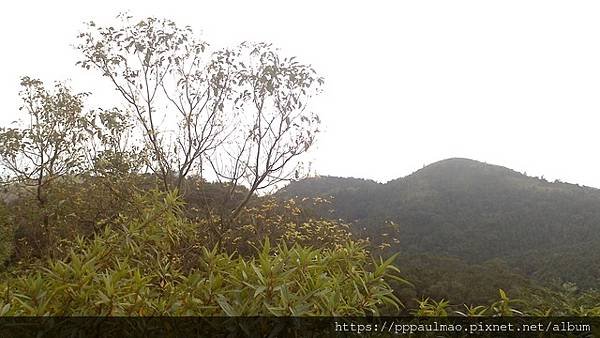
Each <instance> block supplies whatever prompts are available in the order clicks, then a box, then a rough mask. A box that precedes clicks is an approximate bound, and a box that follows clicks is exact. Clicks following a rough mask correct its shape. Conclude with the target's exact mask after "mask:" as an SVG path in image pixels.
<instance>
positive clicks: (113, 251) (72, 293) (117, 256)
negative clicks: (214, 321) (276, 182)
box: [0, 193, 399, 316]
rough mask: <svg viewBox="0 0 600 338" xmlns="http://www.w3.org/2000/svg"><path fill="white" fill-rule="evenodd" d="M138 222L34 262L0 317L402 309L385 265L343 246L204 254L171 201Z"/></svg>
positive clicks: (13, 285)
mask: <svg viewBox="0 0 600 338" xmlns="http://www.w3.org/2000/svg"><path fill="white" fill-rule="evenodd" d="M137 203H138V205H139V206H140V208H139V210H138V213H137V214H135V215H131V216H129V217H122V218H121V220H120V226H111V227H106V228H105V229H104V230H103V231H100V232H98V233H96V234H95V235H94V236H93V237H92V238H89V239H84V238H82V237H78V238H77V239H76V240H75V241H73V242H71V243H69V245H65V246H61V247H62V248H64V250H65V251H64V252H63V253H62V258H51V259H48V260H45V261H43V260H40V261H38V262H36V263H34V264H33V265H31V266H30V267H28V268H21V269H20V270H18V271H14V272H13V275H12V276H10V277H7V278H5V280H4V282H2V283H1V284H0V294H2V295H5V297H4V304H0V308H1V309H2V314H3V315H19V316H32V315H33V316H35V315H65V316H72V315H77V316H94V315H102V316H104V315H131V316H161V315H203V316H220V315H254V316H256V315H297V316H305V315H338V316H341V315H367V314H375V315H376V314H379V313H380V311H381V310H382V309H385V310H387V309H389V308H395V309H396V311H397V310H398V306H399V302H398V300H397V298H396V297H395V296H394V295H393V290H392V289H391V287H390V286H389V285H388V284H387V282H386V279H387V278H398V277H396V275H395V273H396V272H397V269H396V268H394V267H393V266H392V265H391V262H392V261H393V258H392V259H388V260H386V261H380V262H378V263H377V262H372V261H371V260H370V259H369V257H368V254H367V252H366V251H365V250H364V248H363V247H361V246H358V245H356V244H352V243H348V244H346V245H344V246H340V247H336V248H330V249H312V248H307V247H302V246H299V245H293V246H291V247H290V246H287V245H286V244H285V243H284V242H281V243H279V244H278V245H276V246H271V243H270V241H269V240H265V241H264V242H263V243H262V245H261V246H260V247H259V248H258V249H257V251H256V256H255V257H243V256H240V255H236V254H235V253H234V254H228V253H225V252H222V251H221V250H219V248H217V247H215V248H213V249H209V248H207V247H205V246H202V245H200V244H199V242H198V241H197V239H198V237H199V236H201V234H202V230H201V229H198V225H197V224H195V223H192V222H189V221H187V220H186V219H185V218H184V217H182V216H181V215H182V203H181V201H180V200H178V199H177V198H176V197H175V196H174V195H172V194H171V195H163V194H159V193H150V194H147V195H146V196H144V197H143V198H140V199H139V200H138V201H137Z"/></svg>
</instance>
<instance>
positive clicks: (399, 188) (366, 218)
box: [279, 159, 600, 288]
mask: <svg viewBox="0 0 600 338" xmlns="http://www.w3.org/2000/svg"><path fill="white" fill-rule="evenodd" d="M279 196H281V197H284V198H288V197H292V196H298V197H300V198H302V197H323V198H326V199H328V200H329V201H330V202H331V203H330V205H329V206H328V207H327V208H322V209H320V212H321V213H322V215H332V216H334V217H336V218H342V219H344V220H346V221H348V222H353V223H354V229H355V231H357V232H358V233H361V234H364V235H366V236H370V237H371V238H373V239H375V238H377V239H378V240H382V237H388V238H390V240H389V241H388V242H389V244H390V245H391V247H389V248H388V249H387V250H390V251H399V252H402V253H403V254H414V253H418V254H429V255H435V256H450V257H455V258H458V259H460V260H463V261H465V262H468V263H483V262H486V261H488V260H491V259H502V260H504V261H505V262H507V263H509V264H510V266H512V267H513V268H514V269H515V271H519V272H521V273H523V274H525V275H527V276H532V277H535V278H536V279H539V280H543V281H545V282H550V281H558V280H562V281H570V282H575V283H576V284H577V285H579V286H581V287H586V288H587V287H595V286H596V285H597V282H598V279H599V278H600V265H599V263H598V262H600V260H599V258H600V257H599V256H598V255H599V254H600V253H599V251H598V250H597V248H598V247H599V245H600V190H598V189H595V188H590V187H583V186H579V185H574V184H567V183H561V182H548V181H546V180H544V179H542V178H534V177H528V176H526V175H524V174H521V173H518V172H515V171H513V170H510V169H507V168H504V167H500V166H496V165H489V164H485V163H481V162H477V161H473V160H467V159H448V160H444V161H440V162H436V163H434V164H431V165H429V166H426V167H424V168H423V169H421V170H418V171H416V172H415V173H413V174H411V175H409V176H406V177H404V178H400V179H396V180H392V181H390V182H387V183H385V184H379V183H376V182H373V181H365V180H360V179H351V178H348V179H344V178H335V177H317V178H310V179H306V180H304V181H300V182H295V183H293V184H290V185H289V186H287V187H286V188H284V189H282V190H281V191H280V192H279Z"/></svg>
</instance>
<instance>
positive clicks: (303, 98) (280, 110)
mask: <svg viewBox="0 0 600 338" xmlns="http://www.w3.org/2000/svg"><path fill="white" fill-rule="evenodd" d="M234 54H235V55H236V56H237V59H238V61H237V62H239V63H240V66H239V67H237V69H239V71H238V72H236V82H235V83H236V84H237V87H236V94H237V96H236V97H235V99H234V102H235V103H236V104H235V106H234V109H236V110H239V111H240V114H238V115H236V116H238V119H237V124H236V128H235V129H236V134H235V137H233V138H231V141H230V142H228V143H227V145H228V146H227V147H223V148H222V149H219V150H220V153H219V156H217V157H216V158H212V159H209V162H210V163H211V167H212V168H213V170H214V171H215V173H216V174H217V176H218V177H219V178H221V179H224V180H226V181H227V182H228V184H229V186H230V194H229V196H231V195H232V193H233V192H234V191H235V189H236V187H237V186H238V185H240V184H245V185H246V186H247V187H248V191H247V193H246V195H245V197H244V198H243V199H242V200H241V201H240V202H239V203H238V205H237V206H236V208H235V209H233V210H232V211H231V214H230V215H228V217H229V218H230V220H233V219H235V218H236V217H237V216H238V215H239V214H240V212H241V211H242V210H243V208H244V207H245V206H246V204H247V203H248V201H249V200H250V198H251V197H252V196H253V195H255V193H256V192H258V191H260V190H263V189H266V188H269V187H273V186H275V185H276V184H277V183H279V182H281V181H284V180H288V179H289V178H290V177H292V176H293V175H294V173H295V171H296V169H297V164H298V159H299V157H300V156H301V155H302V154H304V153H305V152H306V151H307V150H308V149H309V148H310V147H311V146H312V144H313V142H314V140H315V136H316V134H317V133H318V132H319V125H320V119H319V117H318V115H317V114H315V113H313V112H312V111H311V110H310V109H309V108H308V103H309V101H310V100H311V98H312V97H313V96H314V95H316V94H318V93H319V92H320V87H321V85H322V83H323V79H322V78H321V77H318V76H317V74H316V72H315V71H314V70H313V69H312V68H311V67H310V66H307V65H304V64H301V63H299V62H298V61H296V60H295V58H294V57H291V58H284V57H281V56H280V55H279V52H278V50H277V49H275V48H273V47H272V46H271V45H270V44H265V43H257V44H252V43H243V44H241V45H240V46H239V47H238V49H237V50H236V52H235V53H234Z"/></svg>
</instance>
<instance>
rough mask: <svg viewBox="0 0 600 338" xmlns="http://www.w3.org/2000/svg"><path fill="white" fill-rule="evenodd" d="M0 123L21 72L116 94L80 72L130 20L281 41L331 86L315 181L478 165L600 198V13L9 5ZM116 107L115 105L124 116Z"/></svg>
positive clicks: (476, 5) (299, 4) (433, 5)
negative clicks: (95, 36) (114, 26)
mask: <svg viewBox="0 0 600 338" xmlns="http://www.w3.org/2000/svg"><path fill="white" fill-rule="evenodd" d="M2 7H3V8H2V10H1V12H0V32H1V33H0V34H1V35H0V37H1V43H2V53H0V122H3V123H4V122H7V121H11V120H13V119H14V117H15V112H16V109H17V106H18V105H19V101H18V98H17V92H18V89H19V88H18V83H19V78H20V76H22V75H25V74H27V75H31V76H33V77H39V78H41V79H43V80H45V81H49V82H50V81H53V80H65V79H71V80H72V81H71V85H72V87H74V88H75V89H76V90H79V91H92V92H94V94H95V96H94V97H95V98H94V99H93V100H96V101H95V103H97V105H101V104H102V105H104V106H111V104H110V103H111V102H109V101H111V100H113V97H116V94H115V93H113V92H112V91H111V90H109V87H108V84H107V83H106V82H105V81H104V79H102V80H98V77H97V76H96V75H97V74H96V73H92V72H89V73H86V72H84V71H83V70H80V69H79V68H77V67H75V66H74V63H75V61H76V59H77V52H76V51H75V50H73V49H72V47H71V46H70V45H71V44H72V43H74V42H75V35H76V34H77V32H78V31H79V30H80V29H82V27H83V26H82V24H81V23H82V22H83V21H87V20H94V21H96V22H99V23H103V22H105V23H106V22H109V20H110V19H111V18H113V17H114V16H115V15H116V14H117V13H118V12H119V11H123V10H129V11H130V13H131V14H132V15H134V16H143V17H145V16H162V17H167V18H170V19H173V20H175V21H176V22H177V23H178V24H181V25H187V24H189V25H191V26H192V27H193V28H194V30H195V31H196V32H197V33H201V32H202V37H203V38H204V39H205V40H206V41H208V42H210V43H211V44H213V45H232V44H235V43H237V42H241V41H244V40H253V41H267V42H273V43H274V44H275V45H277V46H278V47H280V48H281V49H282V51H283V52H284V53H285V54H291V55H297V56H298V58H299V60H301V61H302V62H305V63H310V64H312V65H313V66H314V67H315V69H316V70H317V71H318V72H319V73H320V74H321V75H322V76H324V77H325V80H326V85H325V92H324V94H323V95H322V96H321V97H319V99H318V100H317V101H315V103H314V105H313V108H314V110H316V111H318V112H319V113H320V114H321V117H322V119H323V122H324V124H325V126H324V127H325V128H324V132H323V133H322V135H321V136H320V138H319V140H318V143H317V148H316V149H315V150H314V151H313V152H312V153H311V158H312V160H313V169H315V170H316V172H317V173H318V174H322V175H336V176H354V177H362V178H371V179H375V180H377V181H383V182H385V181H387V180H390V179H393V178H397V177H401V176H405V175H407V174H409V173H411V172H413V171H415V170H417V169H419V168H421V167H422V166H423V165H424V164H429V163H431V162H435V161H438V160H441V159H445V158H448V157H467V158H472V159H476V160H480V161H484V162H488V163H493V164H499V165H503V166H506V167H509V168H512V169H515V170H518V171H527V173H528V174H529V175H534V176H539V175H544V176H545V177H546V178H548V179H552V180H553V179H557V178H558V179H561V180H564V181H567V182H572V183H580V184H585V185H590V186H595V187H600V153H599V151H598V146H599V145H600V133H599V132H597V131H598V123H599V122H600V20H599V19H598V18H600V2H598V1H549V0H543V1H524V0H518V1H506V0H505V1H481V0H476V1H447V0H446V1H425V0H421V1H386V2H383V1H363V2H349V1H343V2H342V1H339V2H337V1H327V2H326V1H323V0H322V1H215V0H212V1H200V0H196V1H188V2H184V1H174V0H169V1H164V0H163V1H127V0H119V1H113V0H109V1H93V2H91V1H38V2H35V1H10V2H8V1H7V2H5V3H4V4H3V6H2ZM114 102H117V101H112V104H113V105H114Z"/></svg>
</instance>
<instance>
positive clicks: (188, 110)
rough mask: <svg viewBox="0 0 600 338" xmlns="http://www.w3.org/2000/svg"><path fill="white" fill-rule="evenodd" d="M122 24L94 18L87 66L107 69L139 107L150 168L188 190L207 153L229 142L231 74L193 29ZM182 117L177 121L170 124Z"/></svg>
mask: <svg viewBox="0 0 600 338" xmlns="http://www.w3.org/2000/svg"><path fill="white" fill-rule="evenodd" d="M118 18H119V19H120V21H121V26H120V27H112V26H109V27H99V26H96V24H95V23H93V22H90V23H88V24H87V30H86V31H85V32H84V33H81V34H80V35H79V43H78V45H77V49H78V50H79V51H80V52H81V55H82V59H81V61H80V62H78V63H79V64H80V65H81V66H82V67H83V68H84V69H96V70H99V71H100V72H101V73H102V75H103V76H105V77H106V78H107V79H109V80H110V82H111V83H112V85H113V86H114V87H115V89H116V90H117V91H118V92H119V93H120V95H121V97H122V98H123V99H124V101H125V103H126V104H127V106H128V108H129V109H131V110H132V111H133V112H134V114H135V116H136V118H137V122H138V125H139V126H140V127H141V130H142V132H143V135H144V140H145V147H146V148H147V149H148V150H149V154H150V156H149V157H148V162H147V165H148V168H149V169H150V170H151V171H152V172H154V173H155V174H157V175H158V177H160V179H161V181H162V185H163V188H164V189H165V190H173V189H180V188H181V184H182V182H183V180H184V178H185V177H186V176H187V175H188V174H190V172H192V171H194V170H195V169H197V166H198V165H199V162H200V160H201V158H202V156H203V155H204V154H205V153H207V152H208V151H211V150H212V149H214V148H215V147H217V146H218V144H219V143H220V142H222V139H221V136H222V134H223V130H224V121H223V115H222V110H223V108H224V105H223V102H224V100H226V98H227V96H228V93H227V89H228V88H229V85H228V83H229V81H231V79H230V78H229V77H228V72H227V71H224V70H223V69H222V68H220V67H219V65H222V63H221V64H219V63H215V62H213V60H212V59H211V57H210V56H211V54H210V53H208V52H207V47H208V44H207V43H205V42H202V41H199V40H197V39H195V38H194V36H193V34H192V32H191V29H190V28H189V27H185V28H179V27H177V26H176V25H175V23H174V22H172V21H169V20H161V19H156V18H147V19H144V20H141V21H139V22H137V23H132V22H131V17H129V16H126V15H119V17H118ZM165 120H166V121H167V124H168V123H169V121H174V120H176V121H177V122H176V123H177V125H176V126H171V128H169V126H168V125H166V124H164V123H163V122H164V121H165Z"/></svg>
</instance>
